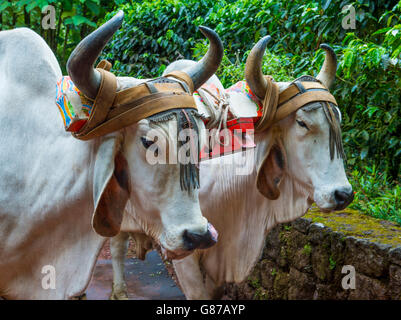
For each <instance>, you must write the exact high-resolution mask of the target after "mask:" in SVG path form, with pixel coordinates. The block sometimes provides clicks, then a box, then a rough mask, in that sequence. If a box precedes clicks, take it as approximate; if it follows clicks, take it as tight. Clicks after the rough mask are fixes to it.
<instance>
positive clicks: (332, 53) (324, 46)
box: [319, 43, 337, 63]
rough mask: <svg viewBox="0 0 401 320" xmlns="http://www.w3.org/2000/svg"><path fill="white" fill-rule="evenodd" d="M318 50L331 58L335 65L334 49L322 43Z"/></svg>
mask: <svg viewBox="0 0 401 320" xmlns="http://www.w3.org/2000/svg"><path fill="white" fill-rule="evenodd" d="M319 47H320V49H323V50H324V51H326V52H327V53H328V54H329V55H330V56H331V57H332V59H333V60H334V61H335V63H337V55H336V52H335V51H334V49H333V48H332V47H331V46H329V45H328V44H327V43H322V44H320V46H319Z"/></svg>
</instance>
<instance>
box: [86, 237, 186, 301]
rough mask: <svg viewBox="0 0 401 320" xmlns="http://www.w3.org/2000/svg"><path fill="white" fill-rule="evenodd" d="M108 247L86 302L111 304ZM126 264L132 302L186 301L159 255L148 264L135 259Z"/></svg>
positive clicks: (149, 256) (153, 253)
mask: <svg viewBox="0 0 401 320" xmlns="http://www.w3.org/2000/svg"><path fill="white" fill-rule="evenodd" d="M109 252H110V251H109V247H108V244H107V243H106V245H105V247H104V248H103V250H102V253H101V254H100V256H99V259H98V261H97V264H96V267H95V271H94V274H93V277H92V280H91V282H90V284H89V287H88V289H87V290H86V298H87V300H108V299H109V297H110V294H111V286H112V281H113V271H112V265H111V259H110V258H111V257H110V253H109ZM132 256H133V254H132V252H130V250H129V252H128V258H127V259H126V260H125V278H126V281H127V287H128V298H129V299H130V300H148V299H163V300H164V299H165V300H184V299H185V296H184V295H183V293H182V292H181V290H180V289H179V288H178V287H177V285H176V284H175V282H174V280H173V279H172V278H171V276H170V275H169V274H168V272H167V269H166V267H165V266H164V263H163V261H162V260H161V258H160V256H159V254H158V253H157V252H156V251H151V252H149V253H148V254H147V255H146V259H145V261H141V260H139V259H136V258H134V257H132Z"/></svg>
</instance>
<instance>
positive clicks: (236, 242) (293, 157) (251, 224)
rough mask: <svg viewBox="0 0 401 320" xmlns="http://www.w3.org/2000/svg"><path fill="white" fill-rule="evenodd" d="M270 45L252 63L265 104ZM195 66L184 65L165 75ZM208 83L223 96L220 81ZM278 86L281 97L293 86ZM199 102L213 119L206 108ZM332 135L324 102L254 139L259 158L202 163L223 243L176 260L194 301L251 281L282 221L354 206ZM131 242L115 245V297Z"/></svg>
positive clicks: (237, 107)
mask: <svg viewBox="0 0 401 320" xmlns="http://www.w3.org/2000/svg"><path fill="white" fill-rule="evenodd" d="M268 40H269V38H268V37H265V38H263V39H261V40H260V41H259V42H258V43H257V44H256V45H255V47H254V48H253V50H252V51H251V53H250V55H249V57H248V60H247V64H246V80H247V82H248V84H249V85H250V87H251V90H252V91H253V92H254V93H256V94H258V96H259V97H261V98H263V96H264V94H265V92H266V85H267V84H266V82H265V81H264V79H263V74H262V72H261V63H262V57H263V54H264V52H265V49H266V45H267V42H268ZM322 47H323V48H324V49H325V51H326V58H325V62H324V65H323V67H322V70H321V71H320V73H319V75H318V76H317V79H318V80H319V81H321V82H322V83H323V84H324V85H326V87H328V88H329V87H330V85H331V84H332V82H333V81H334V79H335V71H336V66H337V64H336V63H337V59H336V56H335V53H334V51H333V50H332V49H331V48H330V47H328V46H327V45H323V46H322ZM193 63H194V62H193V61H187V60H181V61H177V62H174V63H173V64H171V65H170V66H169V67H168V68H167V70H166V71H165V72H171V71H172V70H177V69H178V70H180V69H182V68H185V67H188V66H191V65H193ZM208 83H209V84H210V83H212V84H214V85H215V86H216V87H217V88H219V89H220V90H224V88H223V86H222V84H221V83H220V81H219V80H218V79H217V77H216V76H213V77H212V78H211V79H210V80H209V81H208ZM278 85H279V89H280V92H282V91H283V90H284V89H286V88H287V87H288V86H289V85H290V83H278ZM221 92H222V91H221ZM228 95H229V97H228V101H229V103H230V107H231V108H232V109H234V111H235V112H236V113H237V114H239V115H242V116H245V115H246V116H255V115H256V108H255V105H254V104H253V102H251V101H250V99H249V98H248V97H247V96H246V95H245V93H237V92H228ZM197 103H198V107H199V109H200V110H203V113H204V114H205V115H207V109H206V108H205V106H204V105H203V104H202V102H200V101H197ZM336 110H337V111H338V116H339V117H341V115H340V111H339V110H338V108H336ZM329 131H330V128H329V123H328V121H327V119H326V116H325V113H324V111H323V106H322V103H320V102H315V103H309V104H307V105H305V106H304V107H302V108H300V109H299V110H298V111H296V112H294V113H293V114H291V115H289V116H287V117H286V118H285V119H283V120H281V121H280V122H278V123H276V124H275V125H274V126H273V127H271V128H270V129H268V130H267V131H265V132H261V133H257V134H255V136H254V139H255V144H256V149H255V150H254V152H255V153H254V155H253V153H252V152H253V151H249V150H248V151H246V152H245V153H236V154H233V155H227V156H224V157H222V158H216V159H212V160H208V161H204V162H201V168H200V173H201V190H200V201H201V208H202V213H203V214H204V215H205V216H206V217H207V218H208V219H209V221H211V222H212V223H213V224H214V226H215V227H216V229H217V230H218V232H219V242H218V243H217V245H215V246H214V247H212V248H209V249H207V250H202V251H200V250H196V251H195V253H194V254H192V255H190V256H188V257H186V258H184V259H182V260H179V261H178V260H174V261H173V264H174V268H175V272H176V275H177V278H178V281H179V283H180V285H181V288H182V289H183V291H184V293H185V296H186V297H187V298H188V299H216V298H219V297H221V294H222V290H221V289H222V287H223V285H224V284H225V283H229V282H236V283H238V282H241V281H243V280H244V279H246V277H247V276H248V275H249V274H250V272H251V270H252V268H253V266H254V265H255V263H256V262H257V261H258V258H259V257H260V254H261V252H262V249H263V246H264V241H265V237H266V234H267V232H268V231H269V230H270V229H271V228H273V227H274V226H275V225H277V224H279V223H283V222H289V221H292V220H294V219H296V218H298V217H301V216H302V215H304V214H305V213H306V212H307V210H308V208H309V207H310V206H311V204H312V203H313V202H315V203H316V204H317V205H318V207H319V208H320V209H321V210H323V211H325V212H329V211H333V210H341V209H343V208H345V207H346V206H347V205H348V204H349V203H350V202H351V201H352V199H353V192H352V187H351V185H350V184H349V182H348V180H347V178H346V175H345V171H344V165H343V159H342V158H341V157H337V156H334V158H333V159H331V155H330V151H329V144H330V141H329V140H330V137H329V136H330V134H329ZM337 138H340V139H341V137H337ZM337 151H340V150H337ZM244 158H246V159H248V161H246V163H247V165H249V166H250V168H249V172H250V174H249V175H236V174H235V172H236V166H237V165H238V163H244ZM133 211H134V210H133V208H131V210H130V211H127V213H126V214H125V216H124V219H125V220H127V221H128V220H131V222H132V219H131V218H130V217H126V216H131V215H132V212H133ZM131 225H134V223H131ZM128 231H135V229H132V230H128ZM136 231H138V230H136ZM133 236H134V239H135V241H137V242H138V243H136V247H137V252H139V253H140V255H141V257H142V258H144V255H145V253H146V250H148V249H150V248H151V243H150V241H149V240H147V239H146V237H143V236H140V235H139V234H133ZM126 239H127V235H124V234H120V235H118V236H117V237H116V238H113V239H112V247H111V248H112V254H113V267H114V291H116V290H117V288H118V289H119V292H118V294H117V295H115V296H114V298H124V297H125V291H124V290H125V285H124V278H123V267H122V265H123V259H124V255H125V251H124V250H126V245H124V241H125V240H126Z"/></svg>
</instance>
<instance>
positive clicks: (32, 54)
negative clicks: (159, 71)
mask: <svg viewBox="0 0 401 320" xmlns="http://www.w3.org/2000/svg"><path fill="white" fill-rule="evenodd" d="M122 20H123V13H122V12H119V13H118V14H117V15H116V16H115V17H113V18H112V19H111V20H110V21H108V22H107V23H106V24H104V25H103V26H102V27H100V28H99V29H97V30H95V31H94V32H93V33H92V34H91V35H89V36H88V37H87V38H85V39H84V40H82V42H81V43H80V44H79V45H78V47H77V48H76V49H75V50H74V52H73V53H72V55H71V57H70V59H69V63H68V65H67V69H68V71H69V74H70V76H71V78H72V80H73V81H74V83H75V84H76V85H77V86H78V87H79V88H80V90H81V91H82V92H83V93H85V94H86V95H87V96H89V97H91V98H94V97H95V96H96V93H97V90H98V87H99V80H100V79H99V75H98V72H97V71H96V70H94V69H93V63H94V62H95V60H96V58H97V57H98V55H99V54H100V52H101V50H102V49H103V47H104V46H105V45H106V43H107V42H108V40H109V39H110V38H111V36H112V35H113V34H114V32H115V31H116V30H117V29H118V28H119V27H120V25H121V23H122ZM203 33H204V34H205V35H206V36H207V37H208V38H209V39H210V41H211V46H210V49H209V52H208V53H207V55H206V56H205V57H204V58H203V59H202V60H201V61H200V62H199V63H198V64H196V66H194V67H192V68H189V69H188V70H187V74H188V75H189V76H190V77H191V78H192V80H193V82H194V86H195V88H197V87H199V86H200V85H202V84H203V82H205V81H206V80H207V79H208V78H209V77H210V76H211V75H212V74H213V73H214V72H215V71H216V69H217V67H218V64H219V63H220V60H221V57H222V46H221V43H220V42H219V39H218V36H217V35H216V34H215V33H214V32H213V31H212V30H210V29H207V28H204V29H203ZM0 70H1V72H0V148H1V151H0V177H1V178H0V297H3V298H6V299H68V298H71V297H73V296H76V295H80V294H81V293H82V292H83V291H84V290H85V288H86V286H87V285H88V282H89V281H90V278H91V274H92V270H93V268H94V265H95V262H96V258H97V256H98V254H99V251H100V249H101V248H102V245H103V243H104V241H105V239H106V238H104V237H101V236H99V235H98V234H97V233H95V232H94V230H93V228H92V225H91V219H92V218H93V219H94V225H93V227H94V228H95V230H96V231H97V232H100V234H103V235H105V234H110V235H113V234H116V233H117V232H118V231H119V228H120V223H121V219H122V211H123V210H124V208H125V205H126V203H127V201H130V202H131V203H132V204H133V205H134V206H135V208H137V211H136V216H135V218H136V220H137V221H138V223H140V225H141V227H142V228H143V230H145V231H146V233H147V234H148V235H149V236H151V237H153V238H154V240H155V241H156V242H157V243H159V244H160V245H161V246H162V247H164V248H165V250H166V252H167V253H168V254H171V256H172V257H177V258H179V257H182V256H185V255H187V254H189V253H190V252H191V249H193V248H188V242H190V241H191V239H188V235H191V234H195V235H196V236H197V237H198V238H199V237H202V236H204V235H205V239H201V240H202V241H204V242H207V243H208V244H211V243H210V239H209V238H208V236H207V235H209V234H210V232H209V231H208V221H207V220H206V219H205V218H204V217H203V216H202V214H201V210H200V205H199V199H198V192H197V191H196V190H194V192H192V193H188V192H184V191H183V190H181V188H180V183H179V181H180V172H179V164H169V165H150V164H148V162H147V161H146V158H145V153H146V148H145V146H144V145H143V140H142V139H141V138H142V137H145V136H146V135H147V133H148V132H149V130H151V129H153V130H158V132H159V134H161V135H162V134H164V135H167V138H170V137H169V136H168V133H167V132H166V130H165V127H166V125H167V124H168V123H167V124H166V123H164V124H163V123H160V124H157V123H150V122H149V121H148V120H147V119H144V120H141V121H140V122H139V123H137V124H134V125H131V126H129V127H126V128H124V129H122V130H120V131H118V132H115V133H113V134H109V135H107V136H104V137H101V138H96V139H94V140H91V141H80V140H77V139H75V138H73V137H71V134H70V133H67V132H65V131H64V130H63V128H62V125H61V123H62V122H61V117H60V114H59V112H58V110H57V108H56V106H55V94H56V82H57V81H58V80H59V79H60V77H61V76H62V74H61V70H60V67H59V65H58V62H57V60H56V58H55V56H54V55H53V53H52V51H51V50H50V48H49V47H48V46H47V44H46V42H45V41H44V40H43V39H42V38H41V37H40V36H38V35H37V34H36V33H34V32H33V31H31V30H29V29H26V28H21V29H16V30H11V31H2V32H0ZM117 79H118V87H117V88H118V90H121V89H124V88H128V87H132V86H135V85H137V84H139V83H141V82H143V81H144V80H137V79H134V78H127V77H119V78H117ZM171 121H172V122H174V121H173V120H171ZM168 122H170V121H168ZM198 125H199V126H201V125H203V123H202V121H200V120H199V123H198ZM171 139H172V140H173V141H175V137H171ZM171 139H170V140H171ZM170 140H169V141H170ZM173 151H174V150H173ZM175 151H176V150H175ZM92 215H93V217H92ZM185 235H187V238H185V237H184V236H185ZM202 241H199V239H198V241H197V243H196V244H195V247H199V246H201V245H202V244H203V245H204V247H205V243H202ZM42 272H43V273H42ZM52 276H54V278H53V279H52ZM53 280H54V281H53ZM53 285H54V286H53Z"/></svg>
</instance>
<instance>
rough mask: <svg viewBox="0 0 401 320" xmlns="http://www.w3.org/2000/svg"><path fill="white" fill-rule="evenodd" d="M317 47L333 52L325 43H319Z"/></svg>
mask: <svg viewBox="0 0 401 320" xmlns="http://www.w3.org/2000/svg"><path fill="white" fill-rule="evenodd" d="M319 47H320V49H323V50H329V51H332V52H334V49H333V48H332V47H330V46H329V45H328V44H327V43H321V44H320V46H319Z"/></svg>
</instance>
